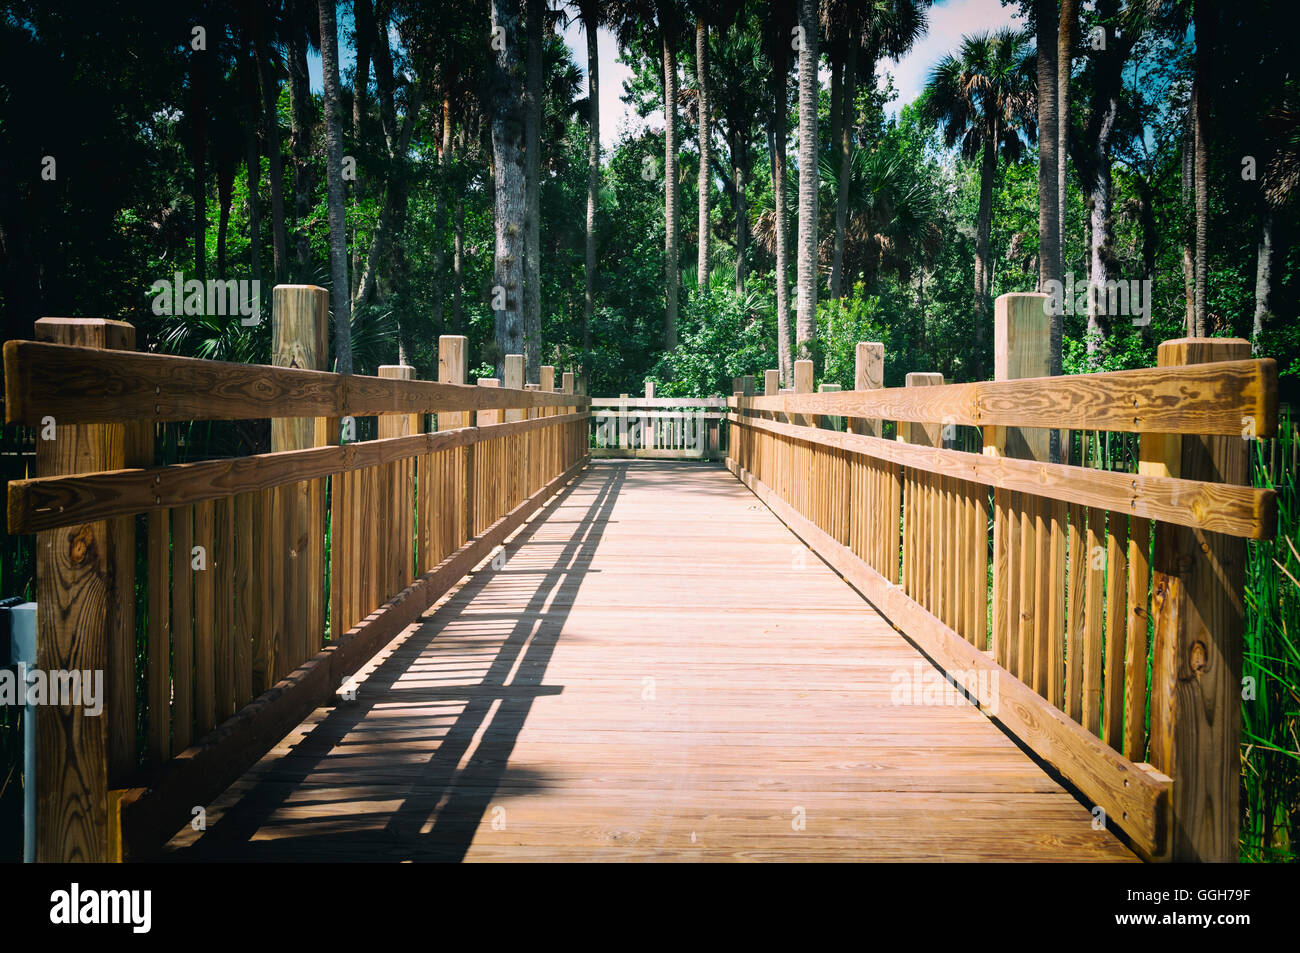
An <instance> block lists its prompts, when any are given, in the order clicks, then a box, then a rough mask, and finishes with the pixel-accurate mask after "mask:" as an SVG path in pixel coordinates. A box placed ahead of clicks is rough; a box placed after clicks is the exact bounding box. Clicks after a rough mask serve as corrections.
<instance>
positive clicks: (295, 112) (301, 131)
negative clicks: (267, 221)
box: [288, 4, 312, 271]
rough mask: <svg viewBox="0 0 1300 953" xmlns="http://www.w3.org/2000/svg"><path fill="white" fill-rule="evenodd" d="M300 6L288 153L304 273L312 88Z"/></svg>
mask: <svg viewBox="0 0 1300 953" xmlns="http://www.w3.org/2000/svg"><path fill="white" fill-rule="evenodd" d="M302 12H303V11H302V7H301V5H300V4H294V8H293V12H292V20H291V24H290V32H289V57H288V62H289V102H290V113H289V115H290V122H291V126H290V132H289V151H290V153H291V154H292V155H293V214H294V244H295V250H296V252H297V256H298V268H299V270H300V271H305V270H306V268H307V265H308V263H309V262H310V261H311V245H310V243H309V241H308V235H307V224H306V223H307V216H308V215H309V214H310V212H311V182H310V180H309V179H308V176H307V162H308V158H309V156H310V152H311V122H312V117H311V86H310V80H309V78H308V75H307V25H306V24H305V23H304V22H302Z"/></svg>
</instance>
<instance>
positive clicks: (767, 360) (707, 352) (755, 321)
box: [647, 276, 776, 397]
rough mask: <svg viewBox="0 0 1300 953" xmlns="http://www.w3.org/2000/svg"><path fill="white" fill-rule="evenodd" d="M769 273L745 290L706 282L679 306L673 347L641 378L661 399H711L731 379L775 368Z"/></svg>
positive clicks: (724, 389)
mask: <svg viewBox="0 0 1300 953" xmlns="http://www.w3.org/2000/svg"><path fill="white" fill-rule="evenodd" d="M770 280H771V279H770V276H765V278H764V279H762V280H755V281H753V282H751V283H750V287H749V289H748V291H747V293H746V294H744V295H740V294H737V293H736V292H735V291H734V290H732V289H730V288H726V287H719V286H718V285H717V284H715V283H711V284H710V286H709V288H708V289H706V290H705V291H704V292H703V293H702V294H701V293H697V294H695V295H692V296H691V297H690V298H688V299H687V300H686V302H685V304H684V306H683V307H682V309H681V315H680V318H679V327H678V331H679V334H680V342H679V344H678V346H677V350H676V351H673V352H672V353H669V354H665V355H664V356H663V357H662V358H660V360H659V362H658V363H657V364H656V365H655V366H654V368H653V369H652V370H651V371H650V373H649V375H648V376H647V379H648V380H653V381H655V384H656V393H658V394H661V395H662V396H664V397H713V396H717V395H720V394H730V393H732V382H733V380H732V379H733V378H736V377H743V376H744V375H746V374H752V375H754V376H755V377H756V378H757V379H759V380H762V377H763V371H765V370H766V369H768V368H770V367H775V366H776V348H775V343H776V315H775V313H774V311H773V310H772V308H771V307H770V305H769V304H768V303H767V302H768V301H770V300H771V295H772V291H771V289H770V288H769V287H766V285H767V284H768V283H769V282H770Z"/></svg>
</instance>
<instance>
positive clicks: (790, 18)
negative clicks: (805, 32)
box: [764, 3, 795, 387]
mask: <svg viewBox="0 0 1300 953" xmlns="http://www.w3.org/2000/svg"><path fill="white" fill-rule="evenodd" d="M794 22H795V17H794V10H793V9H792V8H791V7H790V5H789V4H788V3H771V4H768V7H767V12H766V14H765V19H764V33H765V43H766V47H767V56H768V61H769V62H770V63H771V77H772V108H771V116H770V122H769V128H768V137H767V138H768V151H769V152H770V153H771V163H772V193H773V196H772V199H773V204H774V208H773V218H774V222H773V228H772V240H771V245H772V246H773V247H774V248H775V252H776V335H777V347H776V354H777V366H778V368H779V370H780V372H781V382H782V384H784V385H785V386H786V387H789V386H791V385H792V384H793V379H794V359H793V357H792V356H791V351H790V261H789V255H790V242H789V238H788V236H787V231H788V224H787V223H788V222H789V218H790V216H789V214H788V213H787V211H786V167H785V140H786V118H787V113H788V112H789V105H788V97H787V91H788V84H789V82H790V33H791V28H792V27H793V26H794Z"/></svg>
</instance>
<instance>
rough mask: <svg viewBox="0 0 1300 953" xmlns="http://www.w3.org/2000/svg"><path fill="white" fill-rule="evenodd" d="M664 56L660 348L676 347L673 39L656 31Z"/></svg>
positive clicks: (667, 32)
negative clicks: (662, 329)
mask: <svg viewBox="0 0 1300 953" xmlns="http://www.w3.org/2000/svg"><path fill="white" fill-rule="evenodd" d="M659 36H660V40H661V43H662V46H663V59H664V63H663V65H664V285H665V291H666V295H665V298H666V307H665V308H664V347H666V348H667V349H668V350H670V351H672V350H675V349H676V348H677V287H678V278H677V42H676V40H675V39H674V37H673V32H672V30H671V28H670V27H669V26H668V25H661V28H660V31H659Z"/></svg>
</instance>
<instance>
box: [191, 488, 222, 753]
mask: <svg viewBox="0 0 1300 953" xmlns="http://www.w3.org/2000/svg"><path fill="white" fill-rule="evenodd" d="M212 528H213V503H212V501H211V500H205V501H204V502H202V503H196V504H195V505H194V544H195V545H196V546H201V547H203V552H202V554H201V555H202V561H201V563H200V564H201V565H202V566H203V568H202V569H198V570H195V572H194V714H195V719H196V722H197V724H198V732H199V738H200V739H202V738H203V736H204V735H206V734H207V733H208V732H209V731H211V730H212V728H213V726H215V725H216V720H217V701H216V681H215V677H214V671H213V662H214V656H213V654H212V653H213V634H212V633H213V629H214V627H215V624H216V617H215V616H214V614H213V613H214V612H215V609H216V597H215V594H216V583H215V575H214V573H213V567H212V542H213V541H212Z"/></svg>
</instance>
